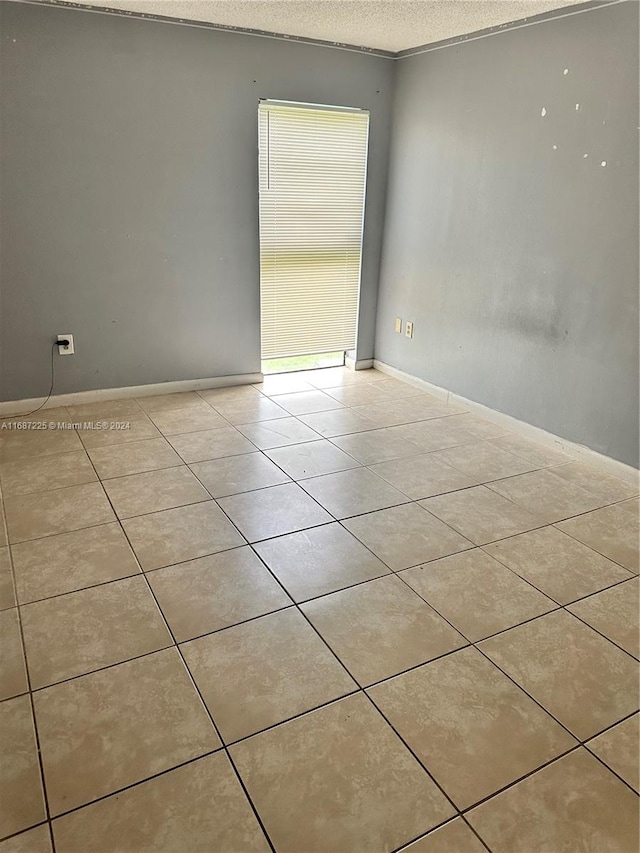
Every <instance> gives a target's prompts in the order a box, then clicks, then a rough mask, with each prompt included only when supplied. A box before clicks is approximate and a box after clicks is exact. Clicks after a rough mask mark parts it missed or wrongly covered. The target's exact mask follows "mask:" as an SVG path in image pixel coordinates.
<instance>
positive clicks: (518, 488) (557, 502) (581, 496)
mask: <svg viewBox="0 0 640 853" xmlns="http://www.w3.org/2000/svg"><path fill="white" fill-rule="evenodd" d="M488 488H490V489H492V490H493V491H494V492H497V493H498V494H499V495H502V496H503V497H505V498H508V499H509V500H510V501H513V502H514V503H516V504H518V505H519V506H522V507H524V508H525V509H527V510H529V512H532V513H535V514H536V515H537V516H539V517H540V518H542V519H544V521H546V522H547V523H549V524H550V523H552V522H554V521H561V520H562V519H564V518H570V517H571V516H574V515H579V514H580V513H583V512H588V511H589V510H592V509H595V508H596V507H598V506H601V505H602V501H601V500H600V499H599V498H596V496H595V495H592V494H591V492H586V491H585V490H584V489H581V488H580V487H579V486H576V485H574V484H573V483H569V482H567V481H566V480H563V479H562V477H558V476H556V474H554V473H553V469H544V470H542V471H532V472H531V473H530V474H521V475H519V476H518V477H510V478H509V479H507V480H500V481H499V482H496V483H490V484H489V486H488Z"/></svg>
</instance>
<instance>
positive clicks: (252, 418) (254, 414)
mask: <svg viewBox="0 0 640 853" xmlns="http://www.w3.org/2000/svg"><path fill="white" fill-rule="evenodd" d="M252 390H253V391H254V393H255V395H256V396H255V397H249V398H244V399H239V400H238V399H236V400H224V401H220V402H217V401H216V400H211V401H210V404H211V405H212V406H213V407H214V408H215V410H216V412H219V413H220V414H221V415H222V416H223V417H224V418H225V419H226V420H227V421H229V423H231V424H234V425H237V424H253V423H258V422H260V421H273V420H277V419H278V418H288V417H290V415H289V412H287V411H285V409H283V408H282V406H279V405H278V404H277V403H275V402H273V401H272V400H270V399H269V398H268V397H265V396H264V394H261V393H260V392H259V391H256V390H255V388H254V389H252ZM276 399H277V398H276Z"/></svg>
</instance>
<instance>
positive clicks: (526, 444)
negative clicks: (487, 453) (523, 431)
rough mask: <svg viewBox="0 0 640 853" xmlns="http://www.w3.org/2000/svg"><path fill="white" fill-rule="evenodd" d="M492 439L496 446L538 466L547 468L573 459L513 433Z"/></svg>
mask: <svg viewBox="0 0 640 853" xmlns="http://www.w3.org/2000/svg"><path fill="white" fill-rule="evenodd" d="M490 441H491V443H492V444H495V446H496V447H500V448H502V449H503V450H507V451H508V452H509V453H514V454H515V455H516V456H521V457H522V458H523V459H526V460H527V461H528V462H531V463H532V464H533V465H535V466H536V468H547V467H550V466H552V465H561V464H562V463H564V462H572V461H573V459H572V457H571V456H569V455H568V454H566V453H563V452H562V451H561V450H555V449H554V448H552V447H545V446H544V445H542V444H538V442H536V441H529V439H527V438H523V437H522V436H520V435H515V434H513V433H511V434H510V435H503V436H500V437H499V438H492V439H490Z"/></svg>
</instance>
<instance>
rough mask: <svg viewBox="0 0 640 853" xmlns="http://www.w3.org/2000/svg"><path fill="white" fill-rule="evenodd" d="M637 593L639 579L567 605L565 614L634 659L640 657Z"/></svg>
mask: <svg viewBox="0 0 640 853" xmlns="http://www.w3.org/2000/svg"><path fill="white" fill-rule="evenodd" d="M639 593H640V584H639V582H638V578H632V579H631V580H628V581H625V582H624V583H621V584H618V586H613V587H611V588H610V589H605V590H604V592H598V593H596V595H592V596H590V597H589V598H584V599H582V601H578V602H576V603H575V604H572V605H570V606H569V607H568V610H570V611H571V612H572V613H573V614H574V615H575V616H578V618H580V619H582V621H583V622H586V623H587V625H591V627H592V628H595V629H596V631H599V632H600V633H601V634H604V635H605V637H608V638H609V639H610V640H611V641H612V642H613V643H616V644H617V645H618V646H621V647H622V648H623V649H624V650H625V651H627V652H629V654H630V655H633V656H634V657H635V658H637V657H640V655H639V653H638V652H639V646H638V637H639V635H640V624H639V619H638V616H639V613H638V600H639V599H638V595H639Z"/></svg>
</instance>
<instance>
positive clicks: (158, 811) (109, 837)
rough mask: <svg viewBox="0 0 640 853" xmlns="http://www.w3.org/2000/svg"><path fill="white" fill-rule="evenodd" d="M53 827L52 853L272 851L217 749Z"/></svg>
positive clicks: (75, 813)
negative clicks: (94, 852)
mask: <svg viewBox="0 0 640 853" xmlns="http://www.w3.org/2000/svg"><path fill="white" fill-rule="evenodd" d="M53 832H54V837H55V841H56V851H57V853H79V851H81V850H86V851H88V850H92V851H100V853H125V851H127V853H134V851H135V853H187V851H188V853H195V851H205V850H207V851H211V853H213V851H221V852H222V851H224V853H269V850H270V848H269V845H268V843H267V841H266V839H265V837H264V835H263V833H262V830H261V829H260V825H259V824H258V821H257V820H256V818H255V816H254V814H253V812H252V810H251V806H250V805H249V802H248V800H247V798H246V796H245V794H244V792H243V790H242V788H241V786H240V783H239V782H238V779H237V777H236V775H235V773H234V772H233V769H232V767H231V764H230V763H229V759H228V758H227V757H226V755H224V753H222V752H217V753H215V754H214V755H207V756H205V757H204V758H199V759H198V760H197V761H193V762H191V763H190V764H187V765H185V766H184V767H178V768H177V769H176V770H171V771H170V772H169V773H165V774H164V775H162V776H158V777H157V778H155V779H150V780H149V781H148V782H143V783H142V784H141V785H136V786H135V787H133V788H129V790H127V791H123V792H122V793H120V794H118V795H117V796H111V797H107V798H106V799H105V800H101V801H100V802H99V803H94V804H93V805H91V806H87V807H86V808H84V809H81V810H80V811H77V812H73V813H72V814H69V815H65V816H64V817H61V818H58V819H57V820H56V821H54V824H53ZM2 853H4V851H2Z"/></svg>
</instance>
